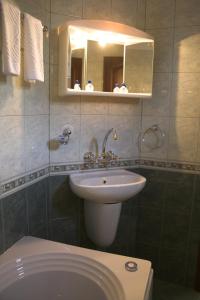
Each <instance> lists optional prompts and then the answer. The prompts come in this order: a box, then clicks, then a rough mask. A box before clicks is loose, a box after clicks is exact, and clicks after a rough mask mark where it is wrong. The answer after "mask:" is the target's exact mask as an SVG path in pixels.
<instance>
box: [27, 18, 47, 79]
mask: <svg viewBox="0 0 200 300" xmlns="http://www.w3.org/2000/svg"><path fill="white" fill-rule="evenodd" d="M24 80H25V81H29V82H34V81H35V80H38V81H44V62H43V27H42V23H41V21H40V20H38V19H36V18H34V17H32V16H30V15H29V14H24Z"/></svg>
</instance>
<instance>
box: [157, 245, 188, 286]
mask: <svg viewBox="0 0 200 300" xmlns="http://www.w3.org/2000/svg"><path fill="white" fill-rule="evenodd" d="M158 276H159V279H161V280H166V281H169V282H173V283H179V284H184V283H185V276H186V253H185V249H182V250H180V249H178V250H176V249H169V248H161V252H160V269H159V274H158Z"/></svg>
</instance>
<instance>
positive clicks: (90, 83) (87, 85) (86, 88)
mask: <svg viewBox="0 0 200 300" xmlns="http://www.w3.org/2000/svg"><path fill="white" fill-rule="evenodd" d="M85 90H86V91H87V92H93V91H94V86H93V84H92V80H88V83H87V84H86V86H85Z"/></svg>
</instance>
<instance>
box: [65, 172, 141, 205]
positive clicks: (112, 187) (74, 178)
mask: <svg viewBox="0 0 200 300" xmlns="http://www.w3.org/2000/svg"><path fill="white" fill-rule="evenodd" d="M145 182H146V178H144V177H143V176H141V175H139V174H137V173H133V172H130V171H127V170H111V171H97V172H87V173H82V174H80V173H79V174H72V175H70V186H71V189H72V191H73V192H74V193H75V194H76V195H77V196H79V197H81V198H83V199H85V200H90V201H93V202H97V203H119V202H123V201H125V200H128V199H130V198H131V197H133V196H135V195H136V194H137V193H139V192H140V191H141V190H142V189H143V187H144V186H145Z"/></svg>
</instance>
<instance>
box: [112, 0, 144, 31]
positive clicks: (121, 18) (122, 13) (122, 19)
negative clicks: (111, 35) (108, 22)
mask: <svg viewBox="0 0 200 300" xmlns="http://www.w3.org/2000/svg"><path fill="white" fill-rule="evenodd" d="M137 8H138V7H137V0H126V1H121V0H112V20H113V21H116V22H119V23H124V24H127V25H131V26H136V23H137ZM140 9H141V10H142V7H140ZM140 13H141V11H140ZM138 22H139V20H138Z"/></svg>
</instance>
